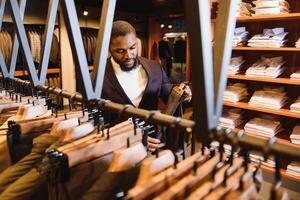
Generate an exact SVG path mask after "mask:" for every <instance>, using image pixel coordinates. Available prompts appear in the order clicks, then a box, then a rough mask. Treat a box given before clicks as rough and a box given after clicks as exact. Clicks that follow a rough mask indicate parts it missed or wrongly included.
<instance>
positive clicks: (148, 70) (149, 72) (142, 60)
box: [138, 57, 152, 107]
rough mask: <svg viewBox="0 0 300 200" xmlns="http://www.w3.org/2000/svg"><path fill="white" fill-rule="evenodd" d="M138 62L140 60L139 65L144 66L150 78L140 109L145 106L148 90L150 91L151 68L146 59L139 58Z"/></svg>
mask: <svg viewBox="0 0 300 200" xmlns="http://www.w3.org/2000/svg"><path fill="white" fill-rule="evenodd" d="M138 60H139V63H140V64H141V65H142V67H143V68H144V70H145V71H146V74H147V77H148V81H147V85H146V88H145V90H144V94H143V97H142V99H141V102H140V105H139V107H141V105H143V102H144V101H145V96H146V95H145V94H147V92H148V90H149V87H150V86H149V83H150V81H151V77H152V76H151V70H150V68H149V67H150V66H149V64H148V62H146V61H145V60H144V59H140V58H139V57H138Z"/></svg>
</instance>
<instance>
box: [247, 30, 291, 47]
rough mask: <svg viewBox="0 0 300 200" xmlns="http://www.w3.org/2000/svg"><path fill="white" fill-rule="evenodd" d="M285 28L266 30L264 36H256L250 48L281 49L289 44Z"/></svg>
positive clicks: (251, 40)
mask: <svg viewBox="0 0 300 200" xmlns="http://www.w3.org/2000/svg"><path fill="white" fill-rule="evenodd" d="M287 34H288V32H284V28H273V29H264V30H263V33H262V34H255V35H254V36H253V37H252V38H251V39H250V40H249V41H248V46H250V47H275V48H279V47H282V46H284V45H285V43H286V42H287V40H286V36H287Z"/></svg>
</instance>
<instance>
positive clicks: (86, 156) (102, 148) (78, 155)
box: [58, 129, 142, 167]
mask: <svg viewBox="0 0 300 200" xmlns="http://www.w3.org/2000/svg"><path fill="white" fill-rule="evenodd" d="M128 138H129V140H130V141H131V142H132V143H135V142H139V141H140V142H141V141H142V132H141V130H140V129H137V130H136V133H135V131H133V130H132V131H131V132H124V133H121V134H119V135H115V136H112V137H110V138H109V139H108V140H100V141H98V142H95V143H92V144H89V145H88V146H85V147H83V148H80V149H74V150H72V151H69V152H66V153H65V152H64V151H61V149H60V148H58V151H60V152H62V153H65V154H66V155H67V156H68V162H69V167H73V166H75V165H78V164H80V163H84V162H87V161H89V160H92V159H95V158H99V157H101V156H103V155H105V154H108V153H111V152H113V151H116V150H118V149H120V148H123V147H126V146H127V139H128Z"/></svg>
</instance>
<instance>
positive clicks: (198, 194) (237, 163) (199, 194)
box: [187, 158, 243, 200]
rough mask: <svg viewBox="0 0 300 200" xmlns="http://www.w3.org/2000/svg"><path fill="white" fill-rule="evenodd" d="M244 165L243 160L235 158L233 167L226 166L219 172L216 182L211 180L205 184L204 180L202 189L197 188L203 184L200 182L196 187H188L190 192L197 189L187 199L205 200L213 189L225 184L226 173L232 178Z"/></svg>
mask: <svg viewBox="0 0 300 200" xmlns="http://www.w3.org/2000/svg"><path fill="white" fill-rule="evenodd" d="M242 163H243V159H242V158H235V159H234V160H233V163H232V165H229V164H226V165H225V166H223V167H222V168H221V169H220V170H219V171H218V172H217V174H216V175H215V178H214V180H209V181H206V182H205V183H203V180H202V183H203V184H202V185H201V186H200V187H197V185H199V183H200V184H201V182H198V184H194V186H189V187H187V188H189V191H193V189H195V187H197V188H196V189H195V190H194V192H193V193H192V194H190V195H189V196H188V198H187V199H190V200H191V199H203V198H204V197H205V196H206V195H207V194H208V193H209V192H210V191H211V190H212V189H213V188H216V187H217V186H219V185H221V184H222V183H223V181H224V177H225V176H224V173H227V175H228V176H230V175H231V174H233V173H234V172H236V170H238V169H239V168H240V167H241V165H242ZM200 173H201V172H200ZM206 180H207V177H206Z"/></svg>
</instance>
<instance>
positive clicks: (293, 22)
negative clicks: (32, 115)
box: [212, 0, 300, 183]
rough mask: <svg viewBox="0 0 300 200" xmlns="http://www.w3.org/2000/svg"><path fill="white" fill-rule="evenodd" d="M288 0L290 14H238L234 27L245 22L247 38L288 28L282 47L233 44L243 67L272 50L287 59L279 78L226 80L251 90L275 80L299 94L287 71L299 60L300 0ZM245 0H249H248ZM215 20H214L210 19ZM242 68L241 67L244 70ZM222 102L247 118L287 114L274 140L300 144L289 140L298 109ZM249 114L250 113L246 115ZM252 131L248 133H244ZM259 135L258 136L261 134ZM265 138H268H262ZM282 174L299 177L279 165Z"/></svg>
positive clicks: (298, 116)
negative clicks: (265, 114)
mask: <svg viewBox="0 0 300 200" xmlns="http://www.w3.org/2000/svg"><path fill="white" fill-rule="evenodd" d="M287 1H288V2H289V3H290V7H291V13H289V14H280V15H269V16H249V17H238V18H237V27H241V26H245V27H246V29H247V31H249V36H248V38H249V39H250V38H251V37H252V36H253V35H254V34H260V33H262V31H263V29H264V28H276V27H284V28H285V31H287V32H289V34H288V36H287V39H288V42H287V44H286V46H285V47H280V48H266V47H248V46H243V47H234V48H233V49H232V50H233V54H235V55H242V56H243V57H244V59H245V60H246V67H248V66H250V65H251V64H253V63H254V62H256V61H257V60H258V59H259V58H260V57H261V56H262V55H265V54H272V55H275V56H283V58H284V60H285V61H286V63H285V67H286V70H285V72H284V74H283V75H282V76H281V77H278V78H269V77H254V76H246V75H245V74H237V75H228V76H227V77H228V79H229V81H234V82H243V83H246V84H247V86H248V87H251V90H250V91H249V92H250V93H252V92H253V89H254V90H256V89H257V88H262V87H263V86H264V85H273V86H274V84H276V85H275V86H276V87H284V88H285V89H286V90H287V93H288V96H289V97H290V100H291V99H294V98H296V97H298V96H300V89H299V88H300V80H293V79H290V78H289V75H290V74H291V73H293V72H294V71H296V70H299V69H300V66H299V65H298V63H300V48H296V47H295V42H296V41H297V40H298V38H300V1H295V0H287ZM247 2H248V1H247ZM249 2H250V0H249ZM212 22H213V23H214V22H216V20H212ZM243 71H244V70H243ZM224 106H226V107H233V108H240V109H242V110H244V111H245V114H246V116H247V117H248V118H249V116H250V118H251V117H252V115H253V114H254V113H253V111H254V112H259V113H268V114H273V115H278V116H282V117H284V118H288V119H286V120H284V122H282V123H283V125H285V127H288V128H287V129H285V131H284V132H282V133H280V134H278V135H276V137H277V141H278V142H279V143H283V144H287V145H290V146H294V147H297V148H299V151H300V145H296V144H292V143H291V142H290V140H289V135H288V133H290V131H291V130H290V129H289V128H290V127H293V126H294V124H293V123H290V122H289V120H291V121H293V122H296V123H298V122H299V123H298V124H300V113H294V112H291V111H290V110H289V107H288V105H287V106H286V107H284V108H282V109H279V110H275V109H268V108H263V107H257V106H251V105H249V104H248V102H237V103H232V102H227V101H225V102H224ZM248 115H249V116H248ZM241 128H243V127H240V128H237V129H234V132H238V131H239V130H241ZM247 134H251V133H247ZM251 135H253V136H255V137H260V136H257V135H255V134H251ZM260 138H261V137H260ZM265 139H266V141H267V140H268V138H265ZM262 169H263V171H265V172H267V173H272V174H273V173H274V171H275V169H273V168H270V167H266V166H262ZM281 175H282V177H284V178H287V179H290V180H293V181H296V182H298V183H300V177H297V176H293V175H289V174H286V170H285V169H281Z"/></svg>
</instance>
